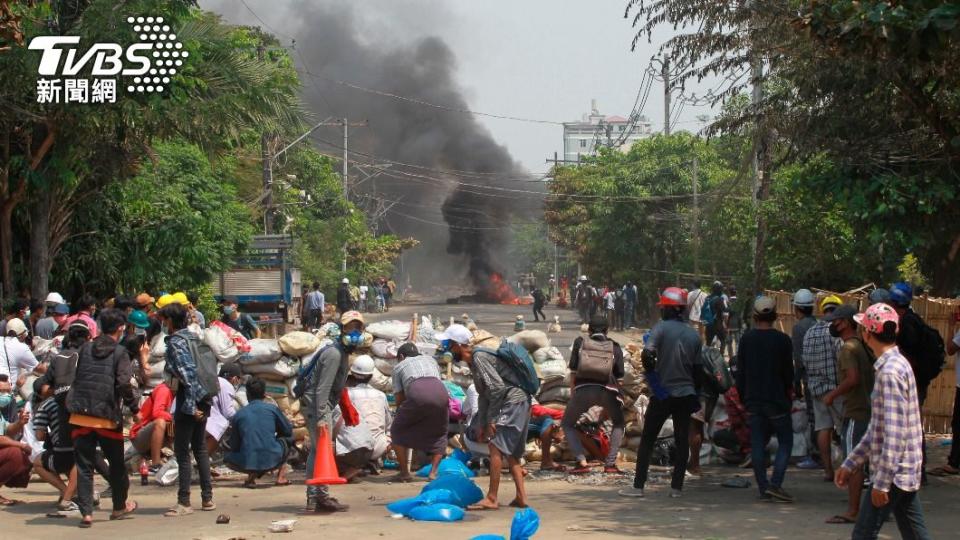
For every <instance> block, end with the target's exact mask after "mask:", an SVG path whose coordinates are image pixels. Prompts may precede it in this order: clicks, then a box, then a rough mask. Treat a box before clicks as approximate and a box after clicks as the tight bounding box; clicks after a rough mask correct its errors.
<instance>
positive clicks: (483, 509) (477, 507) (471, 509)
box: [467, 504, 500, 512]
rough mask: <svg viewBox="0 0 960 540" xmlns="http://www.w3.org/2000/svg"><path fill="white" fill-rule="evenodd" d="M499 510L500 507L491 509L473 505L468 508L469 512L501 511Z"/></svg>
mask: <svg viewBox="0 0 960 540" xmlns="http://www.w3.org/2000/svg"><path fill="white" fill-rule="evenodd" d="M499 509H500V506H499V505H498V506H497V507H496V508H490V507H489V506H483V505H480V504H471V505H470V506H468V507H467V510H470V511H471V512H493V511H494V510H499Z"/></svg>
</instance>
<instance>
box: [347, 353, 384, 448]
mask: <svg viewBox="0 0 960 540" xmlns="http://www.w3.org/2000/svg"><path fill="white" fill-rule="evenodd" d="M375 369H376V366H375V364H374V361H373V359H372V358H370V357H369V356H367V355H362V356H358V357H357V359H356V360H354V362H353V365H352V366H350V375H349V377H348V379H347V393H348V394H349V395H350V402H351V403H353V406H354V408H356V409H357V412H358V413H360V420H361V421H362V422H363V423H364V424H366V427H367V429H368V430H369V433H370V437H371V439H372V442H373V448H372V450H373V452H372V454H371V456H370V457H369V460H373V461H376V460H378V459H380V458H381V457H383V455H384V454H385V453H386V452H387V448H389V447H390V424H391V423H392V421H393V418H392V414H391V413H390V404H389V403H388V402H387V395H386V394H384V393H383V392H381V391H380V390H377V389H376V388H373V387H372V386H370V384H369V383H370V379H371V378H372V377H373V371H374V370H375Z"/></svg>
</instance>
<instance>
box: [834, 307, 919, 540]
mask: <svg viewBox="0 0 960 540" xmlns="http://www.w3.org/2000/svg"><path fill="white" fill-rule="evenodd" d="M854 320H855V321H856V322H857V324H859V325H860V337H861V338H862V339H863V342H864V344H865V345H866V346H867V348H869V349H870V351H871V352H872V353H873V356H874V357H876V359H877V360H876V362H874V364H873V368H874V372H875V380H874V389H873V392H872V393H871V406H870V409H871V416H870V423H869V425H868V426H867V432H866V434H864V436H863V438H861V439H860V442H859V443H858V444H857V446H856V448H854V449H853V451H852V452H851V453H850V455H848V456H847V458H846V460H844V462H843V465H841V466H840V468H839V469H838V470H837V475H836V478H835V479H834V483H835V484H836V486H837V487H839V488H841V489H846V488H847V485H848V484H849V483H850V482H851V478H852V477H853V472H854V471H856V470H857V469H859V468H861V467H863V466H864V465H866V464H867V463H868V462H869V464H870V482H871V489H870V490H869V491H868V492H865V493H864V494H863V500H862V502H861V504H860V514H859V515H858V516H857V522H856V524H855V525H854V527H853V535H852V537H853V538H857V539H859V538H864V539H874V538H877V536H878V535H879V533H880V529H881V528H882V527H883V524H884V522H886V521H887V520H888V519H889V517H890V514H891V513H893V515H894V517H895V518H896V521H897V528H898V529H899V530H900V536H901V537H903V538H910V539H916V540H927V539H929V538H931V535H930V533H929V532H928V531H927V527H926V524H925V522H924V517H923V509H922V507H921V505H920V496H919V492H920V485H921V468H922V463H923V452H922V450H921V448H922V443H923V423H922V420H921V416H920V403H919V399H918V396H917V393H918V389H917V384H916V379H915V378H914V376H913V369H912V368H911V366H910V363H909V361H908V360H907V358H906V357H904V355H903V354H902V353H901V352H900V350H899V347H898V346H897V334H898V331H899V329H900V317H899V315H898V314H897V312H896V311H895V309H894V308H893V307H891V306H889V305H887V304H882V303H878V304H874V305H872V306H870V307H869V308H867V311H866V312H865V313H858V314H857V315H855V316H854Z"/></svg>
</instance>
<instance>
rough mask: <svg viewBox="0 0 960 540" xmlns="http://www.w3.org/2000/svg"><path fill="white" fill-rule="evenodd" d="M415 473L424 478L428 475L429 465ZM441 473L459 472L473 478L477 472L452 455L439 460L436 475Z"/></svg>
mask: <svg viewBox="0 0 960 540" xmlns="http://www.w3.org/2000/svg"><path fill="white" fill-rule="evenodd" d="M415 474H416V475H417V476H419V477H420V478H426V477H427V476H429V475H430V465H424V466H423V467H421V468H420V470H418V471H417V472H416V473H415ZM441 474H459V475H461V476H466V477H467V478H473V477H474V476H476V475H477V473H475V472H473V471H472V470H470V468H469V467H467V466H466V465H465V464H464V462H463V461H460V460H459V459H455V458H452V457H448V458H443V459H442V460H441V461H440V466H439V467H437V476H439V475H441Z"/></svg>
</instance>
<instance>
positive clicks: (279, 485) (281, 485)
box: [273, 480, 292, 487]
mask: <svg viewBox="0 0 960 540" xmlns="http://www.w3.org/2000/svg"><path fill="white" fill-rule="evenodd" d="M291 483H292V482H290V481H289V480H287V481H286V482H274V484H273V485H274V486H277V487H283V486H289V485H290V484H291Z"/></svg>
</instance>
